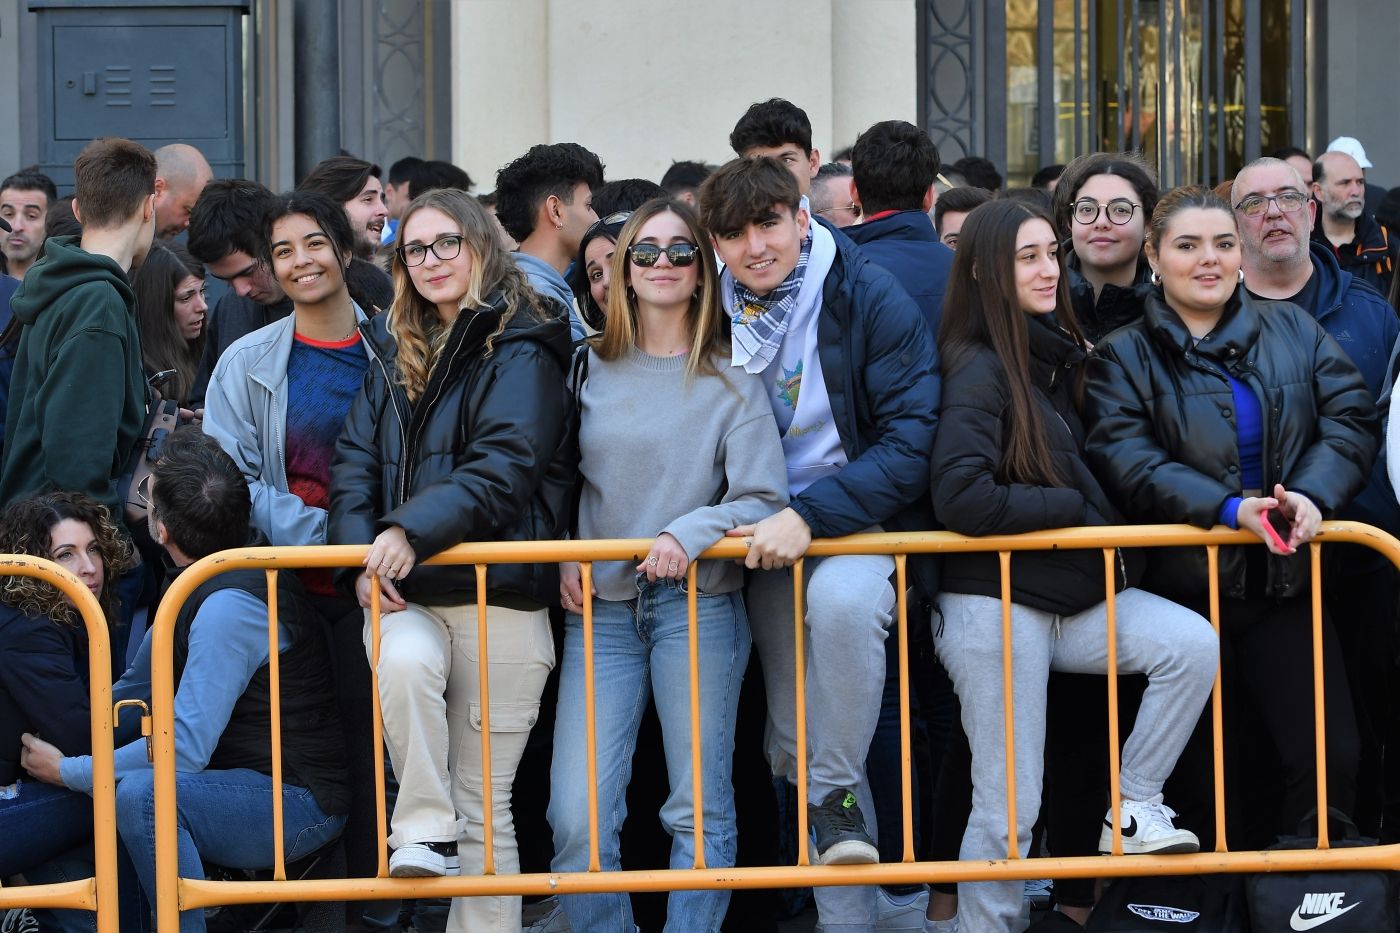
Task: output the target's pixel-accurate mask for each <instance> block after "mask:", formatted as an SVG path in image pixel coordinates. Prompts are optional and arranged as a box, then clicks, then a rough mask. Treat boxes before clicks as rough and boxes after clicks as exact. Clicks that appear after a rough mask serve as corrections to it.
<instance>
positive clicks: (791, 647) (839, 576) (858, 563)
mask: <svg viewBox="0 0 1400 933" xmlns="http://www.w3.org/2000/svg"><path fill="white" fill-rule="evenodd" d="M876 530H878V529H876ZM893 573H894V558H893V557H890V556H889V555H886V554H841V555H837V556H834V557H821V558H808V559H807V561H806V578H805V581H804V582H805V583H806V592H805V600H804V602H805V608H806V613H805V615H804V619H805V622H806V626H805V633H806V634H805V635H804V647H805V648H806V658H807V664H806V676H807V680H806V688H807V691H806V701H807V799H808V801H809V802H811V803H821V802H822V801H823V800H824V799H825V798H826V795H827V794H829V793H831V791H833V790H835V789H836V788H838V787H843V788H846V789H847V790H851V791H854V792H855V794H856V798H857V800H858V801H859V804H860V809H861V813H862V815H863V816H864V817H865V827H866V830H867V831H869V833H870V835H871V837H872V838H873V837H874V835H875V809H874V806H873V805H872V803H871V801H870V788H869V785H868V784H867V783H866V780H865V757H866V754H867V753H868V752H869V750H870V738H871V736H873V735H874V734H875V722H876V720H877V719H879V717H880V696H881V693H882V692H883V691H884V686H885V638H886V637H887V634H888V632H887V630H888V628H889V626H890V622H891V620H892V619H893V618H894V608H895V592H894V587H893V586H892V585H891V584H890V575H891V574H893ZM748 609H749V627H750V629H751V630H752V632H753V644H754V648H756V649H757V650H758V655H759V658H760V660H762V662H763V682H764V686H765V687H766V688H767V691H768V718H769V726H770V728H769V747H768V756H769V762H770V764H771V765H772V768H773V774H774V775H775V776H777V777H786V778H787V779H788V780H789V781H791V782H792V783H794V784H796V783H797V698H796V692H795V691H794V689H793V687H794V684H795V683H796V677H797V655H796V650H795V648H796V633H795V632H794V628H793V612H792V609H793V606H792V572H791V571H790V570H760V571H758V572H756V573H754V575H753V577H752V578H751V579H750V581H749V590H748ZM798 844H799V845H806V840H799V841H798ZM813 892H814V896H815V898H816V901H817V912H818V914H820V916H821V926H822V929H823V930H826V931H828V933H838V931H839V933H865V931H868V930H873V929H874V926H875V921H876V915H877V911H878V907H877V904H876V900H875V888H874V887H873V886H870V885H859V886H852V887H825V886H819V887H816V888H814V889H813Z"/></svg>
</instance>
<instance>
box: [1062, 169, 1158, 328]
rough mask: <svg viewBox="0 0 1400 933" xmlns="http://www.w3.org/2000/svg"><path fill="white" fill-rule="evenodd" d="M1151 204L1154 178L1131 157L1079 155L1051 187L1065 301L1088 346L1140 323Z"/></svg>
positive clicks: (1155, 181) (1155, 197)
mask: <svg viewBox="0 0 1400 933" xmlns="http://www.w3.org/2000/svg"><path fill="white" fill-rule="evenodd" d="M1156 206H1157V180H1156V176H1155V173H1154V172H1153V171H1152V168H1151V166H1149V165H1148V164H1147V163H1146V162H1145V161H1144V160H1143V158H1142V157H1141V156H1139V155H1137V154H1136V153H1131V152H1095V153H1092V154H1090V155H1084V156H1080V157H1079V158H1077V159H1075V160H1074V161H1073V162H1071V163H1070V164H1069V165H1068V166H1066V167H1065V172H1064V174H1063V175H1061V176H1060V183H1059V184H1058V185H1056V186H1055V224H1056V227H1057V229H1058V231H1059V234H1060V236H1061V237H1062V238H1063V239H1066V240H1068V241H1069V242H1068V244H1066V245H1067V247H1068V249H1067V255H1066V263H1065V265H1066V271H1067V272H1068V275H1069V288H1070V300H1071V302H1073V304H1074V314H1075V316H1076V317H1077V318H1078V319H1079V323H1080V326H1081V327H1082V328H1083V331H1084V336H1085V337H1086V338H1087V339H1088V340H1089V342H1090V343H1091V344H1092V343H1097V342H1098V341H1099V340H1100V339H1102V338H1103V337H1104V335H1106V334H1107V333H1108V332H1109V331H1111V330H1113V329H1115V328H1117V327H1121V326H1123V325H1124V324H1126V323H1128V322H1129V321H1135V320H1137V319H1138V318H1140V317H1142V299H1143V296H1144V295H1145V294H1146V291H1147V277H1148V273H1149V271H1150V270H1149V269H1148V268H1147V259H1146V258H1145V257H1144V255H1143V251H1142V249H1143V243H1144V242H1145V240H1146V235H1147V219H1148V218H1149V217H1151V216H1152V209H1153V208H1154V207H1156Z"/></svg>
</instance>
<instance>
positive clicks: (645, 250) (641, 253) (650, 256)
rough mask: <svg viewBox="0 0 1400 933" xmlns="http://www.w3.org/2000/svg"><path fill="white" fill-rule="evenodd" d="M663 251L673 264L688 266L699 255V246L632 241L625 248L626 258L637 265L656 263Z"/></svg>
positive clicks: (644, 266)
mask: <svg viewBox="0 0 1400 933" xmlns="http://www.w3.org/2000/svg"><path fill="white" fill-rule="evenodd" d="M662 253H665V254H666V258H667V259H668V260H670V262H671V265H673V266H688V265H690V264H691V263H693V262H694V261H695V257H696V256H699V255H700V247H698V246H696V245H695V244H694V243H672V244H671V245H670V246H665V247H662V246H658V245H656V244H655V243H633V244H632V245H631V246H630V247H628V249H627V258H628V259H630V260H632V261H633V262H634V263H636V264H637V265H639V266H642V267H643V268H646V267H647V266H654V265H656V263H657V261H658V260H659V259H660V258H661V254H662Z"/></svg>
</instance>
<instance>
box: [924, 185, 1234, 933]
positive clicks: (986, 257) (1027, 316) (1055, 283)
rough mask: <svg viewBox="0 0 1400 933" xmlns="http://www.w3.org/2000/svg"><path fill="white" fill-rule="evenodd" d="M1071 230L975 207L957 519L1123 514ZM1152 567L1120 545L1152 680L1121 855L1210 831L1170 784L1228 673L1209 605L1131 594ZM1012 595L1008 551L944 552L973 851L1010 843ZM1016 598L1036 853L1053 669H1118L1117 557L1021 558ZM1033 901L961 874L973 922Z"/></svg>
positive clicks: (958, 292)
mask: <svg viewBox="0 0 1400 933" xmlns="http://www.w3.org/2000/svg"><path fill="white" fill-rule="evenodd" d="M1057 240H1058V238H1057V236H1056V233H1055V229H1054V226H1053V225H1052V224H1051V222H1050V217H1049V215H1048V214H1047V213H1045V212H1044V211H1042V210H1041V209H1039V208H1037V207H1034V206H1032V205H1029V204H1026V203H1022V202H1017V201H1011V200H999V201H993V202H991V203H989V204H985V205H983V206H982V207H979V208H977V209H976V210H974V211H973V212H972V213H971V214H969V215H968V218H967V221H966V222H965V223H964V225H963V228H962V231H961V238H960V242H959V244H958V251H957V256H956V258H955V259H954V262H953V271H952V275H951V277H950V280H949V283H948V285H949V287H948V293H947V299H946V301H945V302H944V311H943V321H942V324H941V326H940V329H939V335H938V344H939V352H940V355H941V357H942V360H943V386H944V399H945V401H944V406H943V413H942V416H941V419H940V424H939V428H938V434H937V437H936V438H935V440H934V446H933V462H932V476H933V482H932V489H933V504H934V510H935V512H936V514H937V515H938V517H939V519H940V520H941V521H942V522H943V523H944V525H946V526H947V528H948V529H949V530H951V531H956V532H959V533H961V534H968V535H995V534H1016V533H1020V532H1027V531H1042V530H1045V529H1050V528H1062V527H1070V526H1079V525H1111V524H1117V523H1118V517H1117V513H1116V511H1115V510H1114V508H1113V506H1112V504H1111V503H1110V502H1109V500H1108V497H1107V496H1106V495H1105V494H1104V492H1103V490H1102V489H1100V487H1099V485H1098V482H1097V481H1096V480H1095V478H1094V476H1093V474H1092V473H1090V471H1089V468H1088V465H1087V463H1086V462H1085V460H1084V454H1083V438H1084V432H1083V428H1082V426H1081V424H1080V420H1079V413H1078V408H1077V404H1076V402H1077V396H1078V394H1079V385H1080V381H1081V373H1080V370H1081V367H1082V365H1083V362H1084V357H1085V351H1086V347H1085V341H1084V338H1083V336H1082V335H1081V334H1080V331H1079V328H1078V325H1077V323H1076V321H1075V317H1074V312H1073V310H1072V309H1071V307H1070V304H1069V300H1068V295H1067V291H1066V288H1065V282H1064V277H1063V267H1062V264H1061V259H1060V256H1059V248H1058V242H1057ZM1137 569H1138V567H1137V561H1136V560H1135V559H1134V558H1133V556H1132V555H1131V554H1123V553H1120V554H1119V561H1118V573H1117V575H1116V587H1117V589H1118V595H1117V597H1116V604H1117V618H1118V670H1119V671H1120V672H1125V671H1131V672H1139V673H1145V674H1147V676H1148V679H1149V685H1148V688H1147V692H1146V694H1145V695H1144V697H1143V703H1142V709H1141V711H1140V713H1139V715H1138V720H1137V725H1136V727H1135V728H1134V729H1133V731H1132V733H1131V734H1130V735H1129V736H1128V737H1127V742H1126V744H1125V746H1124V749H1123V761H1122V768H1121V782H1122V789H1123V805H1122V812H1121V826H1122V832H1123V851H1124V852H1126V853H1149V852H1156V853H1162V852H1194V851H1195V850H1196V848H1197V842H1196V837H1195V836H1193V835H1192V834H1191V833H1189V832H1186V831H1184V830H1179V829H1177V828H1175V827H1174V826H1173V825H1172V821H1171V818H1172V816H1173V812H1172V810H1171V809H1170V808H1168V807H1166V806H1165V805H1164V804H1163V803H1162V796H1161V790H1162V785H1163V783H1164V782H1165V781H1166V779H1167V776H1168V775H1169V774H1170V773H1171V770H1172V767H1173V765H1174V764H1175V762H1176V758H1177V755H1178V754H1179V753H1180V751H1181V749H1182V747H1183V746H1184V745H1185V744H1186V740H1187V738H1188V737H1189V736H1190V733H1191V728H1192V726H1194V725H1195V722H1196V718H1197V716H1198V715H1199V714H1200V711H1201V708H1202V706H1203V704H1204V702H1205V698H1206V696H1207V694H1208V693H1209V690H1210V685H1211V682H1212V680H1213V679H1214V675H1215V657H1216V651H1215V636H1214V633H1213V632H1212V631H1211V628H1210V625H1209V624H1208V623H1207V622H1206V621H1205V620H1204V619H1202V618H1201V617H1200V616H1198V615H1196V614H1195V613H1193V612H1190V611H1189V610H1185V609H1182V608H1181V607H1180V606H1177V605H1175V604H1173V603H1171V602H1168V601H1167V600H1165V599H1162V598H1160V597H1157V596H1153V595H1151V594H1149V593H1145V592H1143V591H1141V590H1137V589H1134V588H1132V587H1133V584H1134V582H1135V580H1136V577H1137ZM1000 595H1001V571H1000V567H999V563H998V558H997V556H996V555H995V554H973V553H969V554H957V555H948V556H947V557H946V558H945V562H944V569H943V582H942V592H941V594H940V595H939V598H938V604H939V615H940V618H935V619H934V622H933V626H934V629H935V632H936V633H937V634H936V637H935V642H936V647H937V651H938V656H939V658H940V660H941V661H942V662H943V664H944V666H945V667H946V668H947V669H948V673H949V674H950V675H951V677H952V679H953V686H954V689H955V690H956V691H957V694H958V699H959V700H960V701H961V704H962V722H963V728H964V730H965V731H966V733H967V737H968V740H969V742H970V744H971V747H972V780H973V798H972V815H971V817H970V819H969V821H968V826H967V831H966V833H965V835H964V837H963V843H962V850H961V858H963V859H969V860H976V859H991V858H1001V857H1003V856H1004V855H1005V853H1006V851H1007V824H1006V813H1007V807H1006V786H1007V781H1006V771H1007V763H1006V760H1005V744H1004V738H1005V736H1004V728H1003V725H1004V720H1003V708H1004V698H1003V687H1002V676H1001V671H1002V644H1001V642H1002V638H1001V616H1002V606H1001V600H1000ZM1011 598H1012V601H1013V605H1012V607H1011V614H1012V620H1011V632H1012V665H1013V667H1012V691H1013V709H1014V719H1015V730H1014V731H1015V743H1016V744H1015V766H1016V781H1015V783H1016V809H1017V819H1018V825H1017V827H1016V830H1017V840H1016V844H1017V847H1018V849H1019V850H1020V851H1021V852H1022V853H1025V852H1026V851H1027V849H1028V847H1029V844H1030V833H1031V827H1032V824H1033V823H1034V822H1035V818H1036V814H1037V812H1038V811H1039V809H1040V790H1041V776H1042V774H1041V773H1042V765H1043V760H1044V759H1043V753H1044V736H1045V713H1046V681H1047V678H1048V675H1049V672H1050V671H1051V670H1063V671H1075V672H1081V673H1105V672H1106V664H1107V645H1106V642H1105V639H1104V624H1105V613H1106V610H1105V607H1104V566H1103V557H1102V555H1101V554H1100V553H1099V552H1098V551H1096V550H1092V549H1091V550H1085V551H1075V550H1069V551H1054V552H1024V553H1017V554H1015V555H1014V556H1013V557H1012V559H1011ZM1112 819H1113V814H1112V813H1111V812H1110V814H1109V816H1108V817H1106V818H1105V826H1104V830H1103V833H1102V841H1101V843H1100V845H1101V847H1103V848H1105V849H1107V848H1109V847H1110V846H1111V844H1112V833H1111V830H1110V829H1109V824H1110V823H1111V821H1112ZM1021 897H1022V883H1021V882H1020V881H1011V882H983V883H976V884H964V885H960V888H959V898H958V917H959V926H960V928H961V929H966V930H977V931H979V933H980V931H1000V930H1007V931H1009V930H1011V929H1012V928H1013V924H1014V923H1015V922H1016V920H1017V918H1018V916H1019V914H1020V910H1021Z"/></svg>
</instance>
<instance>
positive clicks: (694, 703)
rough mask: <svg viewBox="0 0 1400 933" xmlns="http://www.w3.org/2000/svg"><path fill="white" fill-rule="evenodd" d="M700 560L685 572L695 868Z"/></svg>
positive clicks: (699, 819) (701, 780)
mask: <svg viewBox="0 0 1400 933" xmlns="http://www.w3.org/2000/svg"><path fill="white" fill-rule="evenodd" d="M699 565H700V562H699V561H694V560H693V561H691V562H690V566H689V567H687V568H686V572H685V581H686V587H685V611H686V624H687V626H688V627H689V629H690V636H689V637H690V794H691V797H692V800H693V808H692V809H693V816H692V817H691V819H693V820H694V821H695V829H694V834H693V836H694V839H695V845H694V848H695V861H694V863H693V865H694V867H695V868H704V867H705V772H704V767H703V766H702V765H701V763H700V605H699V601H698V597H697V595H696V594H697V590H698V587H699V582H698V581H699V572H698V571H697V569H696V568H697V567H698V566H699Z"/></svg>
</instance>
